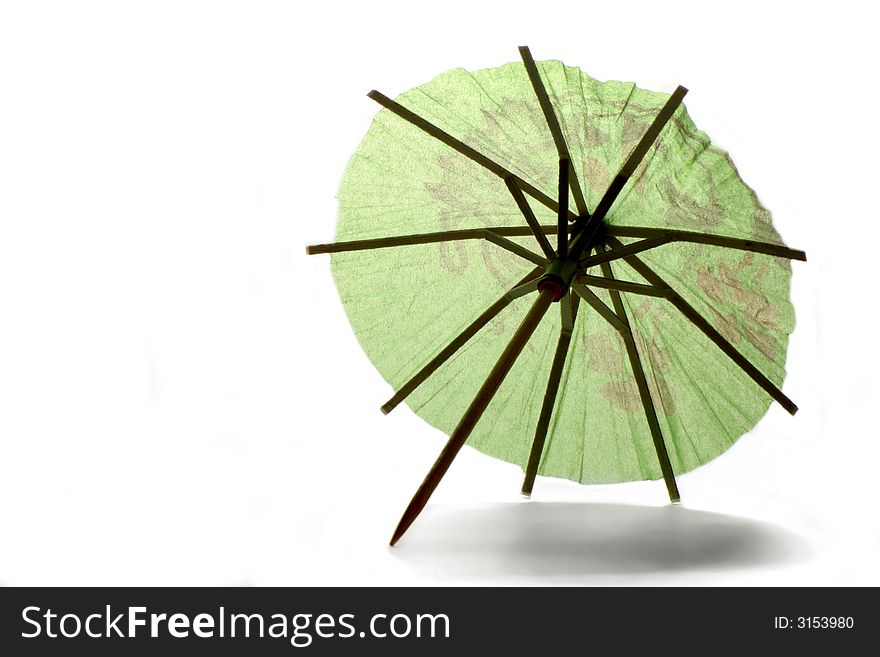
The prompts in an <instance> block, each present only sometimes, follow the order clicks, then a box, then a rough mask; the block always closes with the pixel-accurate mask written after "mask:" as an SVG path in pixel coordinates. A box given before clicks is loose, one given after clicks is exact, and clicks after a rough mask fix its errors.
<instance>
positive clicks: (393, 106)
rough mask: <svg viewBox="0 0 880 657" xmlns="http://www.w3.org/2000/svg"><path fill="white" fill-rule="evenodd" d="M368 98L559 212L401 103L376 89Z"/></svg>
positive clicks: (540, 195) (547, 200)
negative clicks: (509, 180)
mask: <svg viewBox="0 0 880 657" xmlns="http://www.w3.org/2000/svg"><path fill="white" fill-rule="evenodd" d="M367 96H369V97H370V98H372V99H373V100H375V101H376V102H377V103H379V104H380V105H382V106H383V107H385V108H387V109H388V110H390V111H391V112H393V113H394V114H396V115H397V116H399V117H400V118H402V119H404V120H405V121H409V122H410V123H412V124H413V125H414V126H416V127H417V128H419V129H421V130H423V131H424V132H426V133H428V134H429V135H431V136H432V137H434V138H435V139H438V140H440V141H442V142H443V143H444V144H446V145H447V146H449V147H450V148H452V149H454V150H456V151H458V152H459V153H461V154H462V155H464V156H465V157H467V158H469V159H470V160H472V161H474V162H476V163H477V164H479V165H480V166H481V167H484V168H485V169H488V170H489V171H491V172H492V173H494V174H495V175H496V176H498V177H499V178H501V179H504V178H506V177H507V176H513V178H515V179H516V183H517V185H519V188H520V189H521V190H523V191H524V192H525V193H526V194H528V195H529V196H531V197H532V198H534V199H535V200H537V201H539V202H540V203H543V204H544V205H546V206H547V207H548V208H550V209H551V210H553V212H557V211H558V210H559V204H558V203H556V201H554V200H553V199H552V198H550V197H549V196H547V195H546V194H545V193H544V192H542V191H541V190H539V189H538V188H536V187H533V186H532V185H530V184H529V183H527V182H526V181H525V180H523V179H522V178H520V177H519V176H517V175H515V174H514V173H513V172H511V171H508V170H507V169H505V168H504V167H503V166H501V165H500V164H498V163H497V162H493V161H492V160H490V159H489V158H488V157H486V156H485V155H483V154H482V153H480V152H479V151H477V150H475V149H473V148H471V147H470V146H468V145H467V144H465V143H464V142H462V141H460V140H458V139H456V138H455V137H453V136H452V135H450V134H449V133H448V132H445V131H444V130H441V129H440V128H438V127H437V126H435V125H434V124H433V123H430V122H429V121H426V120H425V119H423V118H422V117H420V116H419V115H418V114H416V113H415V112H412V111H411V110H408V109H407V108H405V107H404V106H403V105H401V104H400V103H397V102H395V101H393V100H391V99H390V98H388V96H386V95H384V94H382V93H380V92H378V91H376V90H375V89H374V90H373V91H371V92H370V93H368V94H367ZM571 218H572V219H576V218H577V217H576V215H575V214H574V213H571Z"/></svg>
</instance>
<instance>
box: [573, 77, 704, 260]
mask: <svg viewBox="0 0 880 657" xmlns="http://www.w3.org/2000/svg"><path fill="white" fill-rule="evenodd" d="M686 93H687V89H685V88H684V87H682V86H681V85H679V86H678V88H677V89H676V90H675V91H674V92H673V93H672V95H671V96H669V99H668V100H667V101H666V103H665V104H664V105H663V107H662V108H661V109H660V111H659V112H658V113H657V116H656V117H655V118H654V121H653V122H652V123H651V125H650V126H649V127H648V129H647V130H646V131H645V134H644V135H642V138H641V139H640V140H639V143H638V144H636V147H635V148H634V149H633V150H632V153H630V155H629V157H628V158H627V160H626V162H625V163H624V164H623V167H621V169H620V171H619V172H618V174H617V175H616V176H615V177H614V180H612V181H611V184H610V185H609V186H608V189H607V190H606V191H605V193H604V194H603V195H602V198H601V200H600V201H599V205H597V206H596V209H595V210H594V211H593V214H592V216H591V217H589V218H585V217H579V218H578V220H577V221H576V222H575V225H574V229H573V230H572V235H574V238H573V244H572V246H571V248H570V249H569V250H570V251H571V253H572V257H573V258H574V259H575V260H577V259H578V258H579V257H580V255H581V253H583V252H584V249H585V248H586V247H587V245H589V244H590V242H591V241H592V240H593V237H594V236H595V234H596V231H597V230H598V229H599V226H601V225H602V222H603V220H604V219H605V216H606V215H607V214H608V211H609V210H610V209H611V206H612V205H613V204H614V201H616V200H617V197H618V196H619V195H620V192H621V190H623V187H624V185H626V182H627V181H628V180H629V179H630V177H631V176H632V175H633V173H635V170H636V169H637V168H638V166H639V164H641V161H642V159H643V158H644V157H645V154H646V153H647V152H648V149H650V148H651V146H652V145H653V144H654V142H655V141H656V140H657V137H658V136H659V135H660V131H661V130H663V128H664V127H665V126H666V124H667V122H668V121H669V119H670V118H672V115H673V114H674V113H675V110H676V109H678V106H679V105H680V104H681V100H682V98H684V96H685V94H686Z"/></svg>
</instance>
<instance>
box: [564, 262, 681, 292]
mask: <svg viewBox="0 0 880 657" xmlns="http://www.w3.org/2000/svg"><path fill="white" fill-rule="evenodd" d="M606 264H608V263H606V262H603V263H602V267H603V268H604V266H605V265H606ZM577 280H578V281H579V282H580V283H584V284H585V285H592V286H593V287H601V288H604V289H606V290H615V291H620V292H635V293H636V294H643V295H645V296H649V297H666V296H667V294H668V289H667V288H658V287H654V286H653V285H644V284H643V283H633V282H632V281H621V280H618V279H616V278H608V277H607V276H589V275H587V274H581V275H579V276H578V277H577Z"/></svg>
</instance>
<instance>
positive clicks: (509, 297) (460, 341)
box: [382, 267, 543, 415]
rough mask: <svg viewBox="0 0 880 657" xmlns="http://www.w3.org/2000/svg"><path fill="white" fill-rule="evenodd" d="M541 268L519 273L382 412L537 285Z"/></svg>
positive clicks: (403, 386) (384, 405) (404, 395)
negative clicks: (499, 295)
mask: <svg viewBox="0 0 880 657" xmlns="http://www.w3.org/2000/svg"><path fill="white" fill-rule="evenodd" d="M541 271H543V270H542V268H541V267H536V268H535V269H533V270H532V271H530V272H529V273H528V274H526V275H525V276H523V277H522V279H520V281H519V282H518V283H517V284H516V285H514V286H513V287H512V288H510V290H508V291H507V292H506V293H505V294H503V295H502V296H501V297H499V299H498V300H497V301H496V302H495V303H493V304H492V305H491V306H489V307H488V308H486V310H484V311H483V312H482V314H480V316H479V317H477V318H476V319H475V320H474V321H473V322H471V323H470V324H469V325H468V326H467V327H466V328H465V329H464V330H463V331H462V332H461V333H459V334H458V335H457V336H455V337H454V338H453V339H452V341H451V342H450V343H449V344H447V345H446V346H445V347H444V348H443V349H442V350H441V351H440V353H438V354H437V355H436V356H434V358H432V359H431V360H430V362H428V364H427V365H425V366H424V367H423V368H422V369H420V370H419V371H418V372H416V373H415V374H414V375H413V376H412V377H411V378H410V379H409V381H407V382H406V383H404V384H403V385H402V386H401V387H400V390H398V391H397V392H395V393H394V396H393V397H391V399H389V400H388V401H387V402H385V403H384V404H383V405H382V412H383V413H385V414H386V415H387V414H388V413H390V412H391V411H393V410H394V409H395V408H396V407H397V406H398V405H399V404H400V402H402V401H403V400H404V399H406V398H407V397H408V396H409V394H410V393H411V392H412V391H413V390H415V389H416V388H418V387H419V386H420V385H422V383H424V382H425V381H426V380H427V379H428V377H430V376H431V375H432V374H433V373H434V372H436V371H437V370H438V369H439V368H440V366H441V365H443V363H445V362H446V361H447V360H449V359H450V358H451V357H452V356H453V355H454V354H455V353H456V352H457V351H458V350H459V349H461V348H462V347H463V346H464V345H465V344H467V342H468V341H469V340H470V339H471V338H472V337H474V336H475V335H476V334H477V333H478V332H479V331H480V329H482V328H483V327H484V326H485V325H486V324H488V323H489V322H490V321H491V320H492V319H494V318H495V317H496V316H497V315H498V314H499V313H500V312H501V311H502V310H504V309H505V308H506V307H507V306H508V305H509V304H510V303H511V302H513V301H514V300H515V299H518V298H519V297H521V296H523V295H525V294H528V293H529V292H533V291H535V290H537V289H538V279H537V276H538V275H539V274H540V273H541Z"/></svg>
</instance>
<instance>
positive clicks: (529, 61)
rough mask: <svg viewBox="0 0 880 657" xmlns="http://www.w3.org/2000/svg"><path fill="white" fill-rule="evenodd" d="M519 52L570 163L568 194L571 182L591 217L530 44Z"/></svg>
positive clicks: (558, 146) (583, 212) (580, 211)
mask: <svg viewBox="0 0 880 657" xmlns="http://www.w3.org/2000/svg"><path fill="white" fill-rule="evenodd" d="M519 54H520V57H522V60H523V64H525V67H526V72H527V73H528V74H529V81H530V82H531V83H532V89H534V90H535V96H537V97H538V103H539V104H540V105H541V111H542V112H543V113H544V119H545V120H546V121H547V127H548V128H550V134H551V135H553V142H554V143H555V144H556V152H557V153H558V154H559V159H560V160H565V161H566V162H567V163H568V166H569V169H570V172H571V176H570V178H569V180H568V181H567V182H566V196H567V195H568V186H569V184H570V185H571V193H572V194H573V195H574V203H575V206H576V207H577V211H578V214H579V215H581V216H587V217H589V216H590V213H589V211H588V210H587V202H586V201H585V200H584V193H583V191H582V190H581V186H580V182H579V180H578V177H577V173H576V172H575V170H574V165H573V164H572V163H571V156H570V153H569V150H568V144H566V143H565V137H564V136H563V135H562V128H561V127H560V125H559V119H558V118H557V117H556V112H555V111H554V110H553V104H552V103H551V102H550V97H549V96H548V95H547V88H546V87H545V86H544V81H543V80H541V74H540V73H539V72H538V67H537V65H536V64H535V60H534V58H533V57H532V52H531V51H530V50H529V47H528V46H520V48H519Z"/></svg>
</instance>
